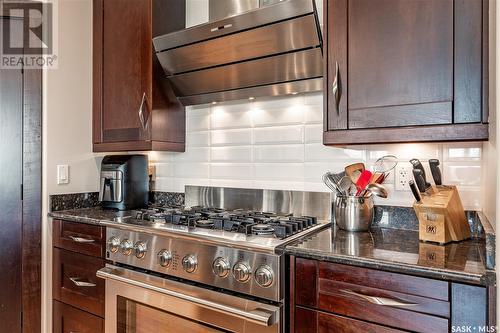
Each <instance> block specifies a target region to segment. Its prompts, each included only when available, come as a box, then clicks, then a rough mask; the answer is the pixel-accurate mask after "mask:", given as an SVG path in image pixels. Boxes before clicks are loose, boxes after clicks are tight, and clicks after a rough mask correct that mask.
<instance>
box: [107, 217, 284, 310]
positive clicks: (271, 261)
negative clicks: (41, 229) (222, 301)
mask: <svg viewBox="0 0 500 333" xmlns="http://www.w3.org/2000/svg"><path fill="white" fill-rule="evenodd" d="M106 233H107V252H106V256H107V259H109V260H111V261H113V262H115V263H118V264H125V265H128V266H131V267H137V268H138V269H145V270H149V271H154V272H157V273H160V274H165V275H170V276H173V277H176V278H182V279H186V280H189V281H193V282H199V283H202V284H206V285H211V286H214V287H217V288H222V289H226V290H230V291H235V292H239V293H243V294H248V295H251V296H255V297H261V298H265V299H268V300H272V301H281V300H282V299H283V295H284V291H283V287H284V286H282V285H281V284H280V283H279V281H280V275H281V274H282V272H281V270H280V267H281V268H283V266H284V262H282V261H283V260H284V258H283V257H282V256H280V255H277V254H273V253H265V252H258V251H252V250H251V249H249V248H247V247H245V249H244V248H243V247H242V248H241V249H240V248H237V247H234V246H223V244H222V243H213V244H212V243H205V242H200V241H199V240H197V239H195V238H193V239H187V238H186V239H185V238H178V237H172V236H168V235H162V236H159V235H151V234H146V233H140V232H134V231H128V230H122V229H117V228H112V227H108V228H107V229H106Z"/></svg>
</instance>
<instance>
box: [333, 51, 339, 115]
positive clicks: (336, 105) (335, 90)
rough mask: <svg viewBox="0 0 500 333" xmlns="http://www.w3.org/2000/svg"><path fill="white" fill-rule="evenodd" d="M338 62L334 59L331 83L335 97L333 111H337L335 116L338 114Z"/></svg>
mask: <svg viewBox="0 0 500 333" xmlns="http://www.w3.org/2000/svg"><path fill="white" fill-rule="evenodd" d="M339 72H340V69H339V63H338V61H335V78H334V80H333V84H332V93H333V97H334V98H335V111H336V112H337V116H340V89H339V85H340V81H339V80H340V78H339Z"/></svg>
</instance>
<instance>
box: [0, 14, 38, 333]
mask: <svg viewBox="0 0 500 333" xmlns="http://www.w3.org/2000/svg"><path fill="white" fill-rule="evenodd" d="M4 21H10V22H8V23H6V24H10V25H11V27H12V26H13V27H15V29H12V30H13V31H19V32H21V31H22V30H21V29H22V21H21V20H13V19H8V18H2V17H0V24H3V23H4ZM22 173H23V74H22V71H21V70H20V69H2V70H0V189H1V190H0V207H1V209H2V216H1V218H0V252H1V253H2V260H1V261H0V272H1V274H0V285H1V288H0V323H1V325H2V331H5V332H21V311H22V302H21V290H22V288H21V281H22V280H21V279H22V266H21V265H22V228H23V216H22V213H23V211H22V209H23V206H22V200H21V184H22V182H23V175H22ZM34 282H36V281H34Z"/></svg>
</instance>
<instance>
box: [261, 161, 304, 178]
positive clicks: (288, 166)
mask: <svg viewBox="0 0 500 333" xmlns="http://www.w3.org/2000/svg"><path fill="white" fill-rule="evenodd" d="M254 170H255V179H269V180H272V179H276V180H283V179H287V180H290V181H299V182H301V181H303V179H304V164H303V163H255V164H254Z"/></svg>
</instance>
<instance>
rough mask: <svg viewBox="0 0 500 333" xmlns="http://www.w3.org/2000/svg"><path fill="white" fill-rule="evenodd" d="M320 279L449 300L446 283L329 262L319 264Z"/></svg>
mask: <svg viewBox="0 0 500 333" xmlns="http://www.w3.org/2000/svg"><path fill="white" fill-rule="evenodd" d="M318 277H319V279H325V280H334V281H338V282H345V283H351V284H357V285H361V286H366V287H372V288H378V289H382V290H387V291H395V292H399V293H404V294H410V295H416V296H420V297H427V298H432V299H437V300H442V301H448V300H449V295H448V282H446V281H440V280H433V279H427V278H422V277H417V276H411V275H405V274H399V273H392V272H384V271H379V270H375V269H369V268H362V267H355V266H348V265H341V264H334V263H328V262H320V263H319V275H318Z"/></svg>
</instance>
